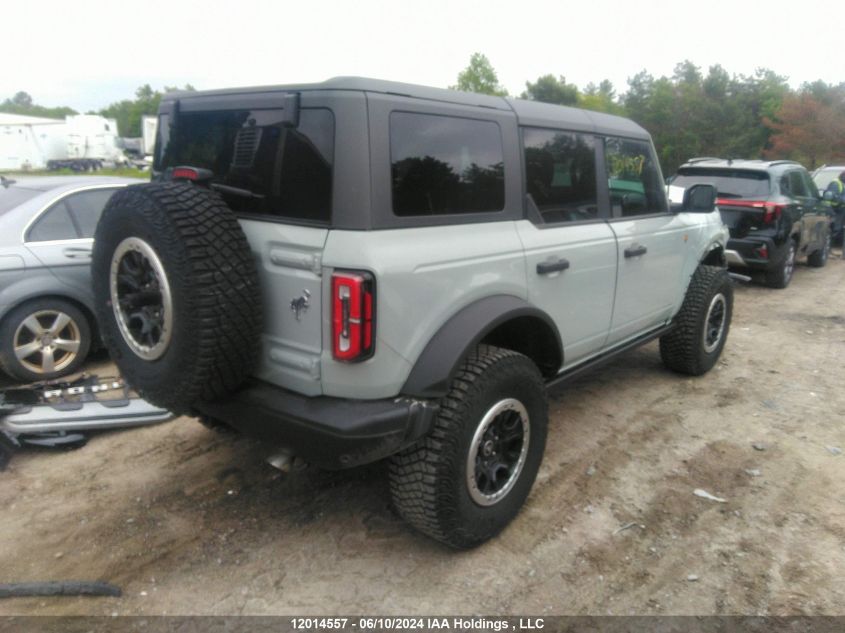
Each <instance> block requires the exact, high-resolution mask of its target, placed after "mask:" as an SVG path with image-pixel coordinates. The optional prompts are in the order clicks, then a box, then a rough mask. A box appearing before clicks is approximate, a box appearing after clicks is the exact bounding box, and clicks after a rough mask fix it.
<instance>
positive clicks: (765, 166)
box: [671, 158, 833, 288]
mask: <svg viewBox="0 0 845 633" xmlns="http://www.w3.org/2000/svg"><path fill="white" fill-rule="evenodd" d="M700 183H709V184H712V185H714V186H715V187H716V189H717V190H718V192H719V198H718V200H717V202H716V203H717V204H718V206H719V210H720V212H721V214H722V219H723V220H724V222H725V224H726V225H727V226H728V228H729V229H730V233H731V239H730V240H729V241H728V248H727V251H726V253H725V254H726V256H727V259H728V265H729V266H731V267H736V268H740V269H744V270H748V271H761V272H762V273H764V275H765V277H764V278H765V281H766V283H767V284H768V285H770V286H772V287H774V288H786V286H788V285H789V282H790V281H791V280H792V274H793V271H794V270H795V262H796V260H797V259H798V258H799V257H806V258H807V263H808V264H809V265H810V266H817V267H820V266H824V265H825V264H826V263H827V258H828V255H829V253H830V245H831V235H832V223H833V217H832V213H831V211H830V208H829V207H828V206H827V205H826V204H825V203H824V201H823V200H822V195H821V194H820V193H819V190H818V189H817V188H816V185H815V183H814V182H813V180H812V178H810V174H809V173H807V170H806V169H804V167H802V166H801V165H800V164H799V163H795V162H792V161H788V160H776V161H760V160H730V159H728V160H725V159H720V158H702V159H692V160H690V161H688V162H687V163H685V164H683V165H681V167H680V168H679V169H678V173H677V175H676V176H675V177H674V178H673V179H672V183H671V184H672V186H673V187H682V188H684V187H689V186H691V185H695V184H700Z"/></svg>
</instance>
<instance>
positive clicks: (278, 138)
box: [155, 109, 334, 223]
mask: <svg viewBox="0 0 845 633" xmlns="http://www.w3.org/2000/svg"><path fill="white" fill-rule="evenodd" d="M165 127H166V128H167V129H166V130H165V129H163V128H165ZM159 128H160V130H161V131H160V132H159V136H158V141H159V143H158V144H157V145H156V161H155V168H156V170H158V171H161V170H164V169H167V168H171V167H178V166H191V167H199V168H203V169H209V170H211V171H212V173H213V174H214V177H213V178H212V181H211V182H212V187H215V186H216V188H217V190H218V191H219V192H220V193H221V195H222V196H223V197H224V198H225V199H226V202H227V203H228V204H229V206H230V207H232V208H233V209H234V210H235V211H236V212H240V213H245V214H259V215H265V216H266V215H269V216H277V217H280V218H291V219H298V220H303V221H308V222H320V223H324V222H328V221H329V219H330V218H331V200H332V163H333V160H334V116H333V115H332V113H331V111H329V110H325V109H303V110H301V111H300V113H299V125H298V126H297V127H296V128H290V127H285V126H284V125H283V124H282V110H252V111H248V110H232V111H215V112H187V113H181V114H180V115H179V116H178V117H177V119H176V125H175V126H174V125H173V121H172V120H171V118H170V117H166V116H162V117H161V121H160V125H159ZM226 188H228V189H226ZM238 190H239V191H238Z"/></svg>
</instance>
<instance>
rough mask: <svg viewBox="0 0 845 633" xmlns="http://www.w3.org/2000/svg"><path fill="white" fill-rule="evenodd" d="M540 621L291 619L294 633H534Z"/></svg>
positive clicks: (486, 619) (501, 619)
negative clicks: (349, 631) (373, 632)
mask: <svg viewBox="0 0 845 633" xmlns="http://www.w3.org/2000/svg"><path fill="white" fill-rule="evenodd" d="M544 624H545V623H544V621H543V618H483V617H445V618H444V617H381V616H380V617H357V618H344V617H330V618H320V617H310V618H291V620H290V626H291V629H292V630H294V631H316V630H320V631H325V630H332V629H335V630H342V629H347V628H348V629H357V630H361V631H367V630H393V631H532V630H533V631H537V630H541V629H543V628H544Z"/></svg>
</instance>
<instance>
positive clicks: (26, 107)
mask: <svg viewBox="0 0 845 633" xmlns="http://www.w3.org/2000/svg"><path fill="white" fill-rule="evenodd" d="M0 112H8V113H10V114H23V115H26V116H36V117H43V118H46V119H64V118H65V117H66V116H67V115H69V114H76V113H77V112H76V110H74V109H73V108H67V107H58V108H48V107H45V106H40V105H36V104H35V103H34V101H33V99H32V96H31V95H30V94H29V93H28V92H24V91H23V90H21V91H19V92H16V93H15V96H13V97H12V98H11V99H6V100H4V101H3V102H2V103H0Z"/></svg>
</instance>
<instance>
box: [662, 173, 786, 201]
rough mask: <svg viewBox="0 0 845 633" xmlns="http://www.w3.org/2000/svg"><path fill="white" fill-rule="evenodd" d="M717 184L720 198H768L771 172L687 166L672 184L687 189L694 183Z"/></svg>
mask: <svg viewBox="0 0 845 633" xmlns="http://www.w3.org/2000/svg"><path fill="white" fill-rule="evenodd" d="M697 184H709V185H715V187H716V190H717V191H718V192H719V197H720V198H766V197H768V195H769V174H767V173H766V172H764V171H750V170H744V169H705V168H695V167H687V168H685V169H681V170H679V171H678V175H677V176H676V177H675V178H674V179H673V180H672V186H675V187H683V188H684V189H687V188H688V187H691V186H692V185H697Z"/></svg>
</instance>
